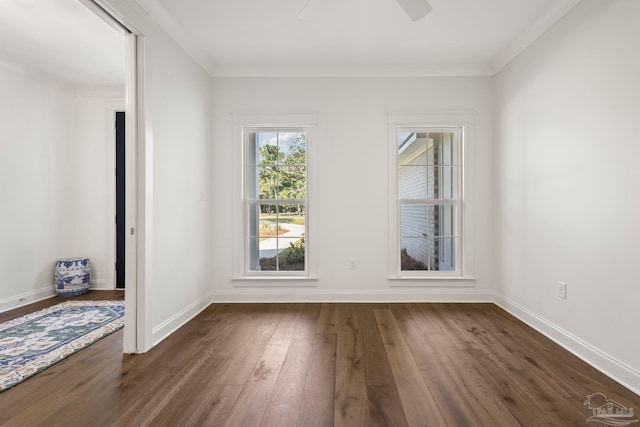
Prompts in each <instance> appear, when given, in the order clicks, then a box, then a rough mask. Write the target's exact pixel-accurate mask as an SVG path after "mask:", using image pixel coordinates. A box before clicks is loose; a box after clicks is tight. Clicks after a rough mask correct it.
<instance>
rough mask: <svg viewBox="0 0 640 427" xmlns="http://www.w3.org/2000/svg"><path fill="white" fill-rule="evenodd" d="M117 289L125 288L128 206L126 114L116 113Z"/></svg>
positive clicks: (122, 112)
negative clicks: (126, 214) (126, 206)
mask: <svg viewBox="0 0 640 427" xmlns="http://www.w3.org/2000/svg"><path fill="white" fill-rule="evenodd" d="M115 116H116V117H115V121H116V141H115V144H116V168H115V169H116V220H115V221H116V245H115V246H116V255H115V258H116V265H115V269H116V272H115V277H116V288H117V289H124V287H125V285H124V284H125V239H126V226H125V212H126V210H125V204H126V197H125V194H126V185H125V183H126V180H125V171H126V168H125V159H126V157H125V150H126V147H125V141H126V138H125V135H126V128H125V113H124V111H116V113H115Z"/></svg>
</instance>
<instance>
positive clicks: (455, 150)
mask: <svg viewBox="0 0 640 427" xmlns="http://www.w3.org/2000/svg"><path fill="white" fill-rule="evenodd" d="M395 129H396V133H395V136H396V138H395V139H396V146H395V148H394V151H395V175H396V180H395V182H396V185H397V189H396V190H397V192H396V194H397V201H396V202H397V204H396V208H397V221H396V222H397V232H396V236H397V243H398V245H397V253H396V255H395V256H396V257H397V258H396V259H397V263H396V265H397V271H398V274H399V275H400V276H426V275H436V276H438V275H440V276H446V275H459V274H461V265H460V258H461V236H460V230H461V227H460V218H461V210H462V200H461V194H462V189H461V185H462V164H461V159H462V155H461V154H462V138H463V128H462V127H424V128H408V127H396V128H395Z"/></svg>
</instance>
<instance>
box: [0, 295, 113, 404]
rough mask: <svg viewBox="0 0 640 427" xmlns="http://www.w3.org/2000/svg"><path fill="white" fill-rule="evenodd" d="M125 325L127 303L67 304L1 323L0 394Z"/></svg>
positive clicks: (74, 302) (73, 302)
mask: <svg viewBox="0 0 640 427" xmlns="http://www.w3.org/2000/svg"><path fill="white" fill-rule="evenodd" d="M122 326H124V301H67V302H63V303H61V304H57V305H54V306H53V307H49V308H45V309H44V310H40V311H36V312H35V313H31V314H28V315H26V316H22V317H20V318H17V319H14V320H10V321H8V322H4V323H0V392H2V391H5V390H6V389H8V388H10V387H13V386H14V385H16V384H18V383H19V382H21V381H24V380H25V379H27V378H29V377H31V376H33V375H35V374H37V373H38V372H40V371H42V370H44V369H47V368H48V367H49V366H51V365H53V364H54V363H57V362H59V361H61V360H62V359H64V358H65V357H67V356H69V355H71V354H73V353H75V352H77V351H79V350H82V349H83V348H85V347H87V346H89V345H91V344H93V343H94V342H96V341H98V340H99V339H100V338H103V337H105V336H107V335H109V334H111V333H112V332H115V331H117V330H118V329H120V328H122Z"/></svg>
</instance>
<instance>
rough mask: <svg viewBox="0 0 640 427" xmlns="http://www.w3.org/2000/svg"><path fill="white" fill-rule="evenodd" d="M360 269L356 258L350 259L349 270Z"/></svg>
mask: <svg viewBox="0 0 640 427" xmlns="http://www.w3.org/2000/svg"><path fill="white" fill-rule="evenodd" d="M357 269H358V261H356V259H355V258H350V259H349V270H357Z"/></svg>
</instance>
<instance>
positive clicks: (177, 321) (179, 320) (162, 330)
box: [145, 293, 211, 351]
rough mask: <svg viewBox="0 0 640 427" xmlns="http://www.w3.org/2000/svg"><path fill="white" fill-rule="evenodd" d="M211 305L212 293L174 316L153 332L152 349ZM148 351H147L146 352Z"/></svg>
mask: <svg viewBox="0 0 640 427" xmlns="http://www.w3.org/2000/svg"><path fill="white" fill-rule="evenodd" d="M209 304H211V293H207V294H206V295H204V296H203V297H201V298H199V299H198V300H197V301H195V302H194V303H192V304H191V305H189V306H188V307H186V308H184V309H183V310H182V311H180V312H178V313H176V314H174V315H173V316H171V317H170V318H168V319H167V320H165V321H164V322H162V323H161V324H159V325H158V326H156V327H155V328H153V329H152V331H151V342H152V347H153V346H156V345H157V344H158V343H160V342H161V341H162V340H164V339H165V338H167V337H168V336H169V335H171V334H172V333H174V332H175V331H177V330H178V329H179V328H181V327H182V326H183V325H184V324H185V323H187V322H188V321H189V320H191V319H193V318H194V317H196V316H197V315H198V314H199V313H200V312H201V311H202V310H204V309H205V308H207V307H208V306H209ZM145 351H147V350H145Z"/></svg>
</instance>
